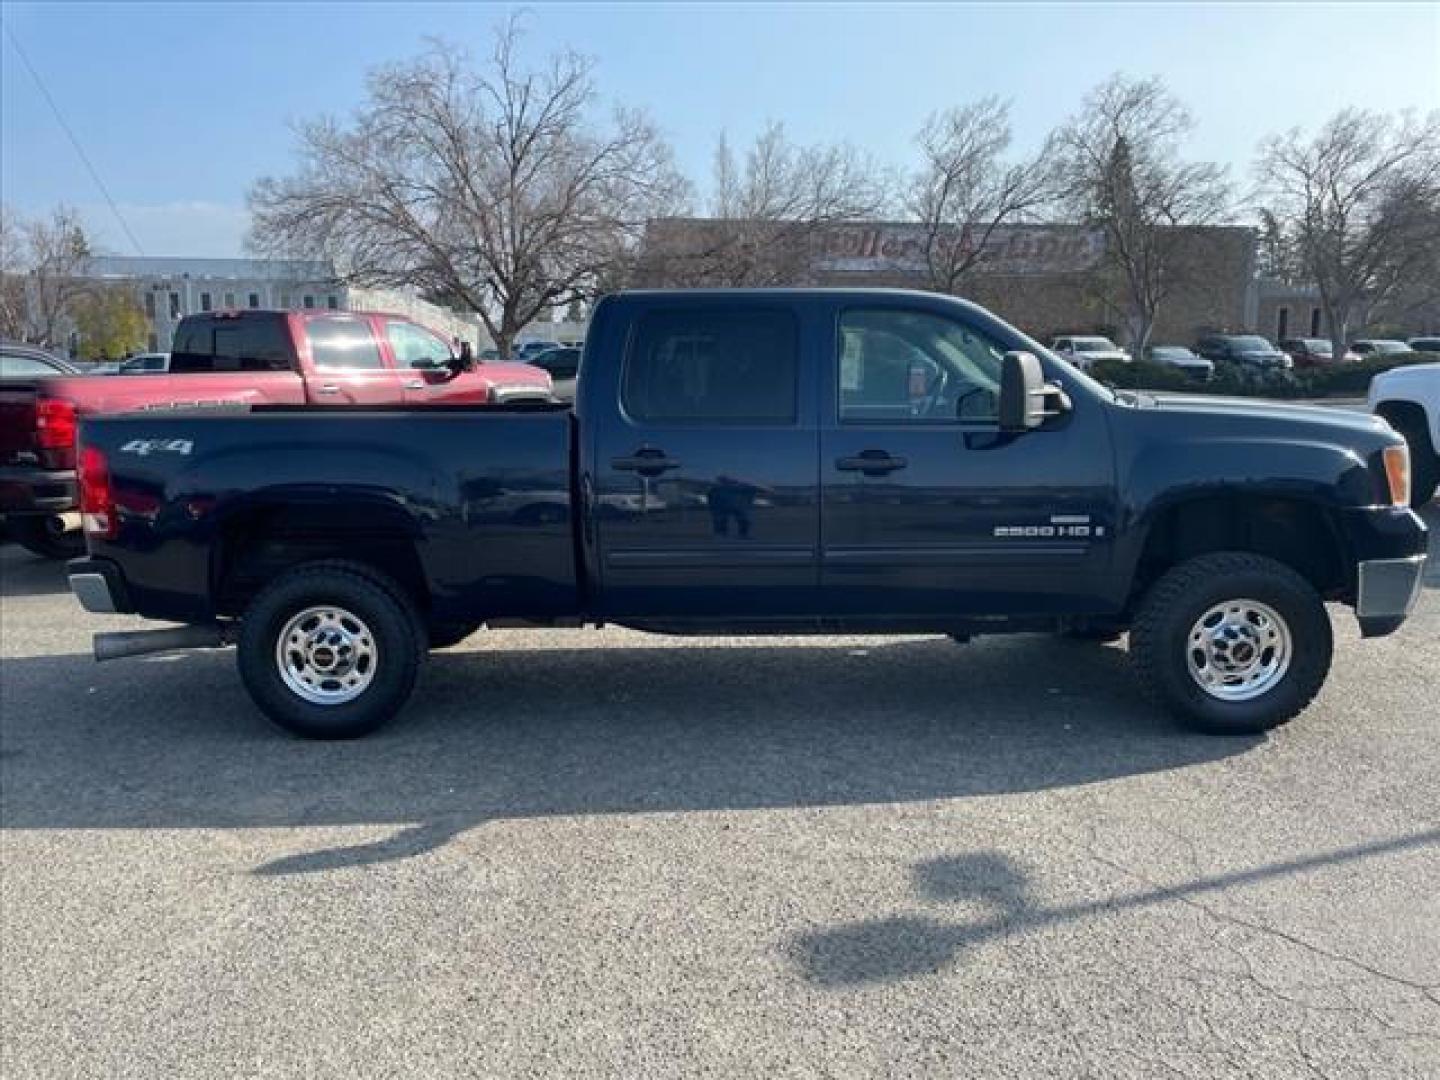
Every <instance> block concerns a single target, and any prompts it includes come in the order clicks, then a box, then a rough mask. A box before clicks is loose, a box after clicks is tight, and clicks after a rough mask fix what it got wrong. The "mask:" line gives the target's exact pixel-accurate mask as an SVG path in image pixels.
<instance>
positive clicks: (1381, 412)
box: [1368, 364, 1440, 506]
mask: <svg viewBox="0 0 1440 1080" xmlns="http://www.w3.org/2000/svg"><path fill="white" fill-rule="evenodd" d="M1368 402H1369V406H1370V411H1371V412H1373V413H1375V414H1376V415H1377V416H1383V417H1384V418H1385V419H1386V420H1387V421H1388V422H1389V424H1390V426H1391V427H1393V428H1394V429H1395V430H1396V431H1398V432H1399V433H1400V434H1401V436H1402V437H1403V438H1404V439H1405V442H1406V444H1407V445H1408V446H1409V447H1410V473H1411V475H1410V502H1411V505H1413V506H1424V505H1425V504H1426V503H1428V502H1429V501H1430V500H1431V499H1433V498H1434V497H1435V489H1436V487H1437V486H1440V364H1413V365H1410V366H1409V367H1399V368H1393V369H1391V370H1390V371H1387V372H1385V373H1384V374H1382V375H1376V376H1375V378H1373V379H1371V380H1370V392H1369V394H1368Z"/></svg>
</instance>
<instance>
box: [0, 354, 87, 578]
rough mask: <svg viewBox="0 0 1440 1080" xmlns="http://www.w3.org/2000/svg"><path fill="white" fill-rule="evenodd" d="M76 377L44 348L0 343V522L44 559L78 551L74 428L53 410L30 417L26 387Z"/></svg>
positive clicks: (76, 371)
mask: <svg viewBox="0 0 1440 1080" xmlns="http://www.w3.org/2000/svg"><path fill="white" fill-rule="evenodd" d="M79 375H80V370H79V369H78V368H77V367H76V366H75V365H74V364H71V363H70V362H68V361H66V360H62V359H61V358H60V357H58V356H56V355H55V354H54V353H51V352H49V351H48V350H46V349H42V348H39V347H37V346H34V345H22V344H20V343H18V342H12V341H0V523H3V525H4V531H5V532H6V533H7V534H8V535H9V536H11V537H12V538H14V540H15V541H16V542H17V543H19V544H21V545H22V546H23V547H25V548H27V549H28V550H30V551H33V552H35V553H36V554H38V555H44V556H46V557H47V558H50V557H68V556H71V555H78V554H80V552H81V551H82V550H83V543H77V541H80V540H81V536H80V532H79V529H80V515H79V514H78V513H76V512H75V457H74V450H73V446H72V445H71V443H73V437H74V427H73V417H70V418H68V419H69V421H70V424H69V426H68V427H67V426H66V421H67V417H66V416H64V415H62V414H60V413H59V412H55V411H50V410H47V411H46V412H45V413H44V414H43V415H41V416H39V417H36V418H32V417H31V416H30V414H29V411H28V410H29V408H30V388H31V387H34V386H37V385H40V384H42V383H45V382H48V381H50V380H53V379H57V378H64V377H70V378H74V377H77V376H79ZM33 421H38V423H36V422H33ZM32 431H33V435H32ZM67 440H68V441H67ZM67 515H68V516H67ZM67 533H69V534H70V539H69V540H68V541H66V540H65V539H64V537H65V535H66V534H67Z"/></svg>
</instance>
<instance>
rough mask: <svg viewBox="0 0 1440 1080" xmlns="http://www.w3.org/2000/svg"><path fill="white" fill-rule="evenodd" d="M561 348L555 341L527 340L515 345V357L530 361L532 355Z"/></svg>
mask: <svg viewBox="0 0 1440 1080" xmlns="http://www.w3.org/2000/svg"><path fill="white" fill-rule="evenodd" d="M555 348H559V343H558V342H555V341H526V342H522V343H521V344H519V345H517V346H516V347H515V359H516V360H520V361H526V362H528V361H529V359H530V357H532V356H539V355H540V354H541V353H543V352H549V351H550V350H551V349H555Z"/></svg>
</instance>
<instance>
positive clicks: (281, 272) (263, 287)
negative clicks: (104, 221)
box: [72, 255, 489, 352]
mask: <svg viewBox="0 0 1440 1080" xmlns="http://www.w3.org/2000/svg"><path fill="white" fill-rule="evenodd" d="M86 276H87V277H89V278H92V279H94V280H96V281H98V282H102V283H104V284H107V285H125V286H127V287H129V288H132V289H133V290H134V291H135V294H136V297H137V298H138V299H139V301H140V303H141V305H142V306H143V308H144V310H145V318H146V321H147V323H148V327H149V329H148V335H149V341H148V346H149V348H150V349H151V350H159V351H168V350H169V348H170V343H171V341H172V340H173V339H174V336H175V327H176V326H177V325H178V324H179V322H180V320H181V319H183V318H184V317H185V316H186V315H191V314H194V313H195V312H201V311H224V310H227V309H240V308H271V309H274V308H280V309H293V310H301V309H307V308H328V309H330V310H332V311H387V312H392V313H394V314H396V315H403V316H405V317H406V318H409V319H413V320H414V321H415V322H418V323H421V324H422V325H424V326H428V327H430V329H432V330H434V331H435V332H436V333H439V334H443V335H444V336H445V337H447V338H451V339H454V338H458V339H460V340H462V341H468V342H470V344H471V346H472V347H473V348H474V349H476V350H477V351H478V350H480V349H483V348H486V347H488V345H489V339H488V337H487V336H486V335H485V333H484V329H483V327H482V326H481V324H480V321H479V319H478V318H477V317H475V316H470V315H462V314H460V313H458V312H454V311H450V310H449V309H447V308H442V307H438V306H437V305H435V304H431V303H428V302H426V301H425V300H422V299H420V298H419V297H418V296H415V295H413V294H409V293H405V292H398V291H395V290H389V289H365V288H356V287H354V286H349V285H344V284H342V283H340V282H339V281H337V279H336V276H335V272H334V268H333V267H332V266H331V265H330V264H329V263H327V262H310V261H301V260H290V259H191V258H178V257H168V256H122V255H102V256H97V257H96V258H94V259H92V260H90V264H89V266H88V268H87V273H86ZM73 351H74V349H73V348H72V352H73Z"/></svg>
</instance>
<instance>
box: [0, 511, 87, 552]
mask: <svg viewBox="0 0 1440 1080" xmlns="http://www.w3.org/2000/svg"><path fill="white" fill-rule="evenodd" d="M10 532H11V534H12V535H13V536H14V537H15V542H16V543H17V544H19V545H20V546H21V547H23V548H24V549H25V550H26V551H29V552H33V553H34V554H36V555H39V556H40V557H41V558H42V559H77V558H79V557H80V556H81V555H84V554H85V534H84V533H82V532H80V531H79V530H78V529H75V530H72V531H70V532H58V531H56V530H55V529H54V528H52V527H51V525H50V522H49V520H48V519H46V518H43V517H23V518H16V519H14V520H12V521H11V522H10Z"/></svg>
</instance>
